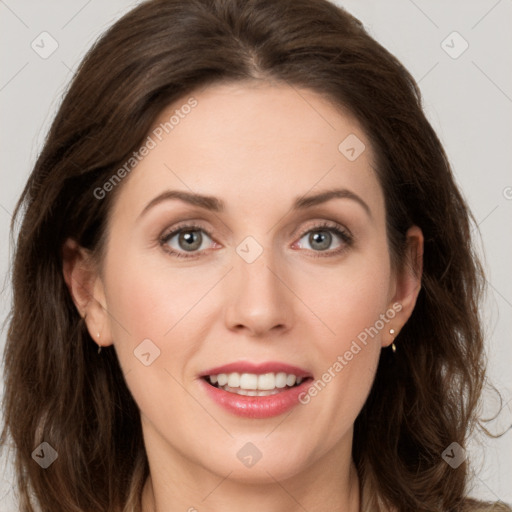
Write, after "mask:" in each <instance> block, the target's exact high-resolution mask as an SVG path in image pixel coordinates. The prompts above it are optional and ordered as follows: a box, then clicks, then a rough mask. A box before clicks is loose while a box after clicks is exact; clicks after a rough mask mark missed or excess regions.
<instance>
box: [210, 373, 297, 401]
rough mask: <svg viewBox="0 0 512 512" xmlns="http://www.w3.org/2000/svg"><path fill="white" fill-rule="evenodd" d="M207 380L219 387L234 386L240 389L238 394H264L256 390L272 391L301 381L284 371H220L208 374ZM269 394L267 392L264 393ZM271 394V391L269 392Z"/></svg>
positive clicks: (237, 389)
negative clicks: (262, 372) (216, 373)
mask: <svg viewBox="0 0 512 512" xmlns="http://www.w3.org/2000/svg"><path fill="white" fill-rule="evenodd" d="M208 378H209V380H210V382H211V383H212V384H218V386H219V388H223V389H225V388H226V387H228V388H230V389H229V390H231V389H233V388H236V391H237V392H238V391H241V392H240V393H239V394H242V395H248V396H264V395H260V394H259V393H258V391H273V390H275V391H276V392H279V391H278V390H279V389H282V388H285V387H286V386H288V387H292V386H294V385H295V384H297V385H298V384H300V383H301V382H302V380H303V379H302V377H297V376H296V375H293V374H286V373H285V372H279V373H264V374H261V375H256V374H255V373H242V374H240V373H237V372H233V373H229V374H226V373H220V374H219V375H210V376H209V377H208ZM266 394H269V393H266ZM270 394H273V393H270Z"/></svg>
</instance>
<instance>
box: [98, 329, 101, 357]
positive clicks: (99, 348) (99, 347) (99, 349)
mask: <svg viewBox="0 0 512 512" xmlns="http://www.w3.org/2000/svg"><path fill="white" fill-rule="evenodd" d="M99 337H100V333H98V339H99ZM100 352H101V345H100V344H98V354H99V353H100Z"/></svg>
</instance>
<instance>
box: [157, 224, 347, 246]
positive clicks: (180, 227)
mask: <svg viewBox="0 0 512 512" xmlns="http://www.w3.org/2000/svg"><path fill="white" fill-rule="evenodd" d="M311 222H312V224H311V225H310V226H307V227H304V228H303V229H300V226H299V227H296V228H295V229H294V230H293V231H292V233H291V235H290V236H294V237H295V236H299V237H300V238H302V237H303V236H304V235H306V234H307V233H308V232H309V231H312V230H315V229H317V230H320V229H321V228H325V229H327V230H332V229H338V230H339V231H342V232H343V233H346V234H347V235H348V236H349V237H350V238H353V235H352V232H351V231H350V230H349V229H348V228H347V227H345V226H344V225H343V224H340V223H339V222H336V221H332V220H325V219H323V220H317V221H311ZM198 230H199V231H203V232H204V233H206V235H208V237H209V238H210V239H212V240H214V237H213V235H212V234H211V232H212V230H210V229H209V228H207V227H205V226H204V225H202V223H201V222H199V221H198V222H196V221H192V220H191V221H182V222H179V223H178V224H177V225H176V227H172V228H169V229H167V230H164V232H163V233H162V235H160V237H159V239H160V240H168V239H170V238H173V237H175V236H176V235H177V234H179V233H180V232H181V231H198ZM230 232H231V230H230ZM214 241H215V240H214Z"/></svg>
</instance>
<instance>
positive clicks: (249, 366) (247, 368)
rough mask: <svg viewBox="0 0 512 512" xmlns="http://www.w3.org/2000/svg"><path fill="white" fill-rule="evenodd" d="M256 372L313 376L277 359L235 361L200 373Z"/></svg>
mask: <svg viewBox="0 0 512 512" xmlns="http://www.w3.org/2000/svg"><path fill="white" fill-rule="evenodd" d="M234 372H237V373H255V374H257V375H261V374H263V373H279V372H284V373H287V374H293V375H296V376H297V377H302V378H303V379H305V378H306V377H312V375H311V373H309V372H308V371H306V370H304V369H303V368H299V367H297V366H292V365H289V364H285V363H279V362H275V361H269V362H267V363H260V364H255V363H249V362H248V361H239V362H235V363H229V364H226V365H223V366H217V367H215V368H210V369H209V370H206V371H205V372H202V373H201V374H199V377H207V376H208V375H219V374H220V373H234Z"/></svg>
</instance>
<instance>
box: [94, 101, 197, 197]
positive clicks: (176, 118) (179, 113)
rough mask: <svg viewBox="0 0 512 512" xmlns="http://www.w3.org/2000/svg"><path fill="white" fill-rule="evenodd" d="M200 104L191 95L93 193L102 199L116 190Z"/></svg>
mask: <svg viewBox="0 0 512 512" xmlns="http://www.w3.org/2000/svg"><path fill="white" fill-rule="evenodd" d="M197 104H198V102H197V100H196V99H195V98H194V97H193V96H191V97H190V98H189V99H188V100H187V102H186V103H185V104H183V105H182V106H181V107H180V108H179V109H176V110H175V111H174V113H173V115H172V116H171V117H169V120H168V121H166V122H165V123H160V124H159V125H158V126H157V127H156V128H154V129H153V131H152V132H151V134H150V135H148V137H147V138H146V140H145V141H144V144H142V146H141V147H140V148H139V149H138V151H134V152H133V153H132V156H131V157H130V158H128V160H127V161H126V162H125V164H124V165H123V166H122V167H120V168H119V169H117V171H116V172H115V173H114V174H112V176H111V177H110V178H109V179H108V180H106V181H105V183H103V185H102V186H101V187H96V188H95V189H94V191H93V195H94V197H95V198H96V199H98V200H101V199H104V198H105V196H106V195H107V194H108V193H109V192H111V191H112V190H114V188H115V187H116V186H117V185H119V183H121V181H122V180H123V178H125V177H126V176H127V175H128V174H130V172H131V171H132V170H133V168H134V167H135V166H136V165H137V164H138V163H139V162H141V161H142V160H143V159H144V157H146V156H147V155H149V152H150V151H151V150H152V149H155V148H156V147H157V145H158V143H159V142H161V141H162V140H163V138H164V136H165V135H167V134H169V133H171V131H172V130H174V128H176V126H178V125H179V124H180V122H181V120H182V119H185V117H186V116H187V115H188V114H190V112H191V111H192V109H193V108H194V107H196V106H197Z"/></svg>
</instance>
